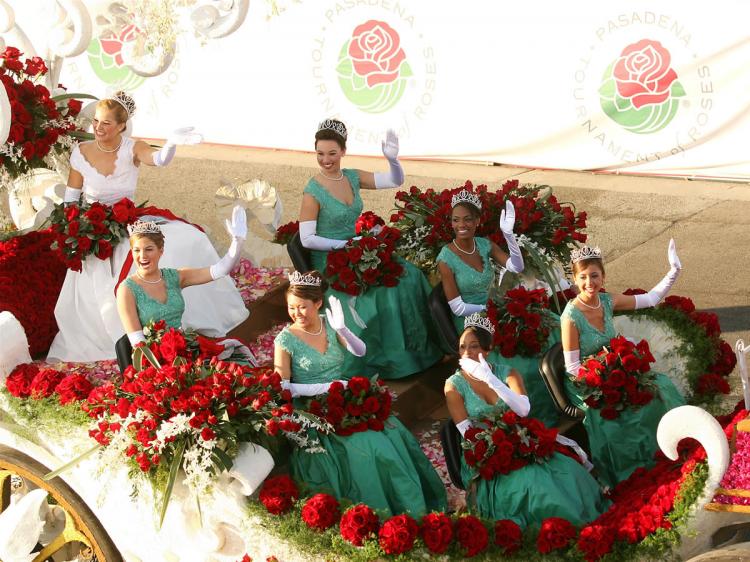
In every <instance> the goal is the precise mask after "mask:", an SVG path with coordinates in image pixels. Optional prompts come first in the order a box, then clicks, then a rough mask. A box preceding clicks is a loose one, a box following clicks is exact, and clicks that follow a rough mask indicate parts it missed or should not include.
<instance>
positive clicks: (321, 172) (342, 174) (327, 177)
mask: <svg viewBox="0 0 750 562" xmlns="http://www.w3.org/2000/svg"><path fill="white" fill-rule="evenodd" d="M320 175H321V176H323V177H324V178H325V179H327V180H331V181H341V180H343V179H344V171H343V170H342V171H341V175H340V176H339V177H337V178H332V177H330V176H327V175H325V174H324V173H323V170H321V171H320Z"/></svg>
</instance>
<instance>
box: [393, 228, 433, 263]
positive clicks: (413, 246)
mask: <svg viewBox="0 0 750 562" xmlns="http://www.w3.org/2000/svg"><path fill="white" fill-rule="evenodd" d="M431 230H432V229H431V228H430V227H429V226H427V225H422V226H418V227H416V228H414V229H409V230H402V231H401V237H400V238H399V239H398V242H397V247H398V251H399V253H401V254H404V255H407V256H408V257H409V259H410V260H411V261H413V262H415V263H417V264H428V263H429V262H431V261H432V260H433V259H434V258H435V256H434V255H433V250H432V249H431V248H430V247H429V246H428V245H427V244H424V239H425V237H426V236H427V235H428V234H429V233H430V231H431Z"/></svg>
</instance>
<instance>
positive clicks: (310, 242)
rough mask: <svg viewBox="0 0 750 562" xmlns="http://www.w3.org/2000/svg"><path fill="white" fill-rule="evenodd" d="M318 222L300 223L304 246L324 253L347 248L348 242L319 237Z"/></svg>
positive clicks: (301, 238) (301, 239) (300, 234)
mask: <svg viewBox="0 0 750 562" xmlns="http://www.w3.org/2000/svg"><path fill="white" fill-rule="evenodd" d="M317 231H318V221H302V222H300V223H299V238H300V241H301V242H302V245H303V246H304V247H305V248H308V249H310V250H321V251H324V252H327V251H330V250H338V249H340V248H343V247H344V246H346V243H347V240H335V239H333V238H325V237H323V236H318V235H317V234H316V233H317Z"/></svg>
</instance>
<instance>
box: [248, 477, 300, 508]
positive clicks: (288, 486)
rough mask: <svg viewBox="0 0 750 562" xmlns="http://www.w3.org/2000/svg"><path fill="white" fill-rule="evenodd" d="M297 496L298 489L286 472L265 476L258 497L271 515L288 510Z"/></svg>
mask: <svg viewBox="0 0 750 562" xmlns="http://www.w3.org/2000/svg"><path fill="white" fill-rule="evenodd" d="M297 498H299V489H297V484H295V483H294V480H292V479H291V478H290V477H289V476H288V475H287V474H281V475H279V476H272V477H271V478H266V480H265V481H264V482H263V486H261V488H260V493H259V495H258V499H259V500H260V503H262V504H263V506H264V507H265V508H266V509H267V510H268V513H271V514H272V515H280V514H282V513H286V512H287V511H289V510H290V509H291V508H292V506H293V505H294V502H295V501H297Z"/></svg>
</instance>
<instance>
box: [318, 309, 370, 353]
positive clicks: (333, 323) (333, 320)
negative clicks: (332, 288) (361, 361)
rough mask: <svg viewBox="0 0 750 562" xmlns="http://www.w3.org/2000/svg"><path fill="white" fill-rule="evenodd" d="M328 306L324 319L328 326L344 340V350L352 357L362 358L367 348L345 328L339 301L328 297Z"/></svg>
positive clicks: (342, 310)
mask: <svg viewBox="0 0 750 562" xmlns="http://www.w3.org/2000/svg"><path fill="white" fill-rule="evenodd" d="M328 306H329V307H330V308H327V309H326V318H327V319H328V325H329V326H330V327H331V328H333V329H334V331H335V332H336V333H337V334H338V335H339V337H341V339H343V340H344V343H345V344H346V349H347V350H348V351H349V353H351V354H352V355H356V356H357V357H362V356H363V355H364V354H365V353H366V351H367V346H366V345H365V342H363V341H362V340H361V339H359V338H358V337H357V336H355V335H354V334H353V333H352V332H351V330H349V328H347V327H346V322H345V321H344V309H343V308H342V307H341V301H339V299H337V298H336V297H334V296H333V295H331V296H330V297H328Z"/></svg>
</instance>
